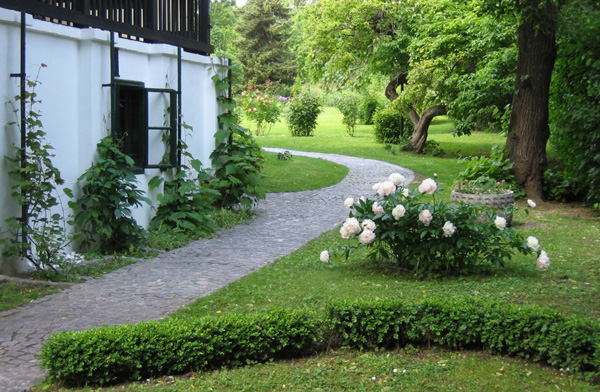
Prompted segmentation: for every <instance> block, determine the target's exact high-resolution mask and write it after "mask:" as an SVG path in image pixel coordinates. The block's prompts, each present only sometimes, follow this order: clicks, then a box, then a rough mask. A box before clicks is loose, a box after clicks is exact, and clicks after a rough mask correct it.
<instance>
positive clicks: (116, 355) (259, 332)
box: [42, 309, 324, 386]
mask: <svg viewBox="0 0 600 392" xmlns="http://www.w3.org/2000/svg"><path fill="white" fill-rule="evenodd" d="M323 326H324V322H323V320H322V319H320V318H319V317H317V316H316V315H315V314H311V313H307V312H303V311H299V310H277V309H276V310H272V311H270V312H267V313H260V314H249V315H245V314H230V315H224V316H222V317H216V318H212V317H211V318H208V317H207V318H201V319H186V320H180V319H174V318H173V319H168V320H165V321H148V322H142V323H139V324H134V325H131V324H125V325H119V326H113V327H109V326H104V327H100V328H94V329H90V330H87V331H82V332H74V331H69V332H61V333H56V334H53V335H52V336H50V338H49V339H48V340H47V341H46V343H45V344H44V345H43V347H42V367H45V368H47V369H48V376H49V377H50V379H53V380H58V381H61V382H62V383H64V384H65V385H74V386H81V385H107V384H112V383H116V382H119V381H129V380H141V379H145V378H149V377H158V376H161V375H167V374H177V373H183V372H187V371H199V370H209V369H217V368H220V367H223V366H228V367H233V366H240V365H245V364H250V363H254V362H264V361H268V360H270V359H274V358H293V357H297V356H300V355H304V354H307V353H311V354H312V353H313V352H312V351H311V350H313V349H315V348H317V347H319V345H320V344H321V342H319V341H318V339H319V338H320V337H321V336H322V335H323V333H322V331H321V330H322V328H323Z"/></svg>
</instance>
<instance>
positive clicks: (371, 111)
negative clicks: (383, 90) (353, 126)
mask: <svg viewBox="0 0 600 392" xmlns="http://www.w3.org/2000/svg"><path fill="white" fill-rule="evenodd" d="M358 106H359V108H358V118H359V121H360V123H361V124H365V125H373V116H374V115H375V113H376V112H377V111H378V110H380V109H382V108H383V105H382V104H381V102H380V101H379V100H378V99H377V97H376V96H375V95H374V94H373V93H371V92H368V91H367V92H365V93H363V94H361V96H360V99H359V101H358Z"/></svg>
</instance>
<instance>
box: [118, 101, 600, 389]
mask: <svg viewBox="0 0 600 392" xmlns="http://www.w3.org/2000/svg"><path fill="white" fill-rule="evenodd" d="M339 120H340V116H339V114H336V112H335V111H334V110H332V109H326V110H325V112H324V113H323V115H322V116H321V118H320V122H319V127H318V128H317V131H316V136H314V137H309V138H292V137H289V136H281V134H282V132H284V131H283V130H279V132H277V130H278V129H279V127H282V125H281V124H278V125H276V127H274V129H273V131H272V132H271V134H270V136H267V137H262V138H259V139H258V140H259V142H260V143H261V145H263V146H272V147H282V148H286V149H295V150H312V151H320V152H333V153H340V154H348V155H355V156H361V157H368V158H375V159H380V160H384V161H388V162H392V163H395V164H399V165H401V166H404V167H407V168H410V169H413V170H415V171H416V172H418V173H421V174H422V175H423V176H430V175H432V173H434V172H435V173H438V174H439V178H440V179H441V181H442V182H446V183H447V184H448V183H449V182H451V181H452V180H453V179H454V178H456V176H457V174H458V172H459V171H460V170H461V169H462V168H463V167H464V166H463V165H464V164H463V162H461V161H460V160H459V159H458V156H459V155H462V154H465V153H468V154H477V155H480V154H487V153H489V149H490V148H491V146H492V145H494V144H502V143H503V142H504V139H503V138H502V137H501V136H499V135H493V134H476V135H473V136H471V137H465V138H458V139H457V138H454V137H453V136H452V135H450V134H449V133H448V132H449V129H450V127H449V125H448V123H447V122H446V121H444V119H442V120H441V121H437V122H436V123H434V125H433V127H432V129H431V132H430V133H431V137H432V138H435V139H436V140H437V141H438V142H439V143H440V146H441V147H442V148H443V149H444V150H446V152H447V156H446V157H445V158H432V157H430V156H418V155H414V154H410V153H401V154H398V155H392V154H391V153H389V151H387V150H385V148H384V147H383V146H381V145H378V144H376V143H375V142H374V140H373V136H372V135H371V134H370V127H359V130H358V131H357V136H356V137H355V138H350V137H348V136H347V135H346V134H345V129H344V127H343V126H342V125H341V122H339ZM458 142H460V143H458ZM453 143H458V144H456V145H453ZM449 151H450V153H449ZM295 172H302V170H297V171H282V172H281V173H283V174H280V175H284V176H289V175H290V174H289V173H295ZM306 182H309V181H306ZM282 189H285V187H282ZM446 193H448V192H446ZM340 202H343V201H340ZM519 204H520V207H522V208H521V209H520V210H519V211H517V212H516V213H515V214H514V218H513V224H514V226H515V228H517V229H518V230H519V231H521V232H522V233H523V234H525V235H535V236H537V237H538V238H539V239H540V242H541V244H542V248H543V249H544V250H546V251H547V252H548V254H549V256H550V258H551V259H552V266H551V267H550V269H548V270H546V271H542V272H540V271H537V270H536V269H535V260H534V259H533V258H532V257H525V256H521V255H517V256H515V257H514V258H513V259H512V260H511V261H510V262H508V263H507V265H506V267H505V268H503V269H490V270H489V271H487V272H486V273H482V274H480V275H476V276H468V277H455V278H447V279H441V280H437V279H425V280H415V279H413V278H412V277H410V276H407V275H406V274H403V273H402V272H400V271H398V270H395V269H393V268H389V266H388V267H386V266H384V265H381V264H376V263H372V262H370V261H368V260H366V258H365V252H363V251H358V252H355V253H354V254H353V255H352V257H351V258H350V260H349V261H347V262H342V261H339V260H338V261H334V262H332V263H329V264H324V263H321V262H320V261H319V253H320V252H321V251H322V250H323V249H334V248H336V247H338V246H339V245H341V244H343V243H346V242H345V241H344V240H342V239H341V238H340V236H339V233H338V232H337V230H332V231H330V232H327V233H324V234H323V235H321V236H320V237H319V238H317V239H315V240H313V241H311V242H310V243H308V244H307V245H305V246H304V247H302V248H301V249H299V250H298V251H296V252H294V253H292V254H290V255H288V256H285V257H283V258H281V259H279V260H277V261H275V262H274V263H272V264H270V265H268V266H266V267H264V268H262V269H261V270H259V271H256V272H255V273H253V274H250V275H248V276H246V277H244V278H242V279H240V280H238V281H237V282H234V283H233V284H230V285H229V286H227V287H225V288H223V289H221V290H219V291H217V292H215V293H213V294H211V295H209V296H207V297H203V298H200V299H198V300H197V301H196V302H194V303H193V304H191V305H189V306H188V307H186V308H183V309H181V310H179V311H178V312H176V313H175V314H174V317H181V318H186V317H200V316H213V317H218V316H219V315H223V314H226V313H230V312H241V313H247V312H258V311H261V310H263V309H266V308H269V307H271V306H274V305H277V306H283V307H297V308H306V309H311V310H324V309H325V308H326V306H327V304H328V302H329V301H331V300H332V299H340V298H345V299H358V298H361V299H382V298H400V299H403V300H405V301H406V302H407V303H418V302H420V301H422V300H424V299H447V298H452V297H454V298H457V297H468V298H478V299H484V300H485V299H492V300H501V301H505V302H507V303H513V304H538V305H541V306H545V307H548V308H552V309H555V310H557V311H560V312H562V313H565V314H567V315H573V316H580V317H590V318H594V319H596V320H600V308H599V307H598V303H599V302H600V285H598V280H599V279H600V262H599V260H598V257H597V255H598V254H599V253H600V220H599V219H598V217H597V216H594V215H593V214H591V213H590V212H589V210H587V209H585V208H582V207H581V206H579V205H576V204H557V203H539V207H538V208H536V209H534V210H532V211H531V213H530V214H526V213H525V208H524V207H525V206H524V204H523V203H519ZM394 368H396V369H406V370H407V372H406V373H401V374H398V373H393V369H394ZM372 377H376V380H375V381H373V380H372ZM284 385H285V387H284ZM122 389H125V390H140V391H141V390H144V391H145V390H148V391H154V390H161V391H176V390H195V389H198V390H206V391H210V390H213V391H227V390H240V391H271V390H282V391H283V390H290V391H306V390H322V391H339V390H357V391H371V390H377V391H385V390H390V391H395V390H407V391H460V390H464V391H492V390H494V391H495V390H502V391H524V390H526V391H549V390H563V391H592V390H597V386H591V385H589V384H586V383H584V382H582V381H578V380H577V379H575V378H573V377H572V376H569V375H566V374H562V373H560V372H558V371H557V370H555V369H550V368H546V367H543V366H540V365H538V364H531V363H528V362H526V361H520V360H514V359H508V358H502V357H493V356H489V355H487V354H485V353H479V352H444V351H440V350H439V349H436V348H433V349H431V350H427V349H414V350H409V351H400V352H379V353H367V352H365V353H355V352H344V351H338V352H333V353H328V354H326V355H322V356H317V357H313V358H306V359H302V360H297V361H290V362H277V363H270V364H265V365H256V366H249V367H244V368H241V369H233V370H220V371H216V372H207V373H202V374H188V375H187V376H184V377H182V378H173V377H165V378H161V379H158V380H153V381H150V382H148V383H142V384H127V385H125V386H119V387H116V388H115V389H114V390H115V391H116V390H122Z"/></svg>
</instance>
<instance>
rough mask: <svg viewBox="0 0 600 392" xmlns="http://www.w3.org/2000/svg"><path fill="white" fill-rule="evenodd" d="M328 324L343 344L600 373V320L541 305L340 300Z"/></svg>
mask: <svg viewBox="0 0 600 392" xmlns="http://www.w3.org/2000/svg"><path fill="white" fill-rule="evenodd" d="M329 319H330V328H331V330H332V331H335V333H336V335H337V338H338V339H339V344H340V345H341V346H342V347H352V348H358V349H360V350H365V349H374V348H390V347H401V346H404V345H405V344H408V343H410V344H413V345H425V344H426V345H431V344H436V345H442V346H446V347H449V348H452V349H465V348H472V349H482V350H485V351H487V352H489V353H491V354H505V355H510V356H514V357H521V358H527V359H530V360H533V361H539V362H545V363H547V364H549V365H552V366H554V367H557V368H569V369H571V370H572V371H574V372H578V373H585V374H586V375H588V376H591V377H598V376H600V323H598V322H597V321H595V320H585V319H580V318H574V317H566V316H564V315H562V314H560V313H557V312H555V311H553V310H550V309H547V308H542V307H539V306H516V305H508V304H502V303H499V302H487V303H484V302H475V301H444V302H438V301H426V302H423V303H421V304H418V305H408V304H405V303H403V302H402V301H399V300H382V301H376V302H338V303H334V304H332V305H331V307H330V310H329Z"/></svg>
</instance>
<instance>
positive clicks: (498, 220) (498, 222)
mask: <svg viewBox="0 0 600 392" xmlns="http://www.w3.org/2000/svg"><path fill="white" fill-rule="evenodd" d="M494 224H495V225H496V227H497V228H498V229H500V230H504V228H505V227H506V219H504V218H503V217H501V216H497V217H496V219H494Z"/></svg>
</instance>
